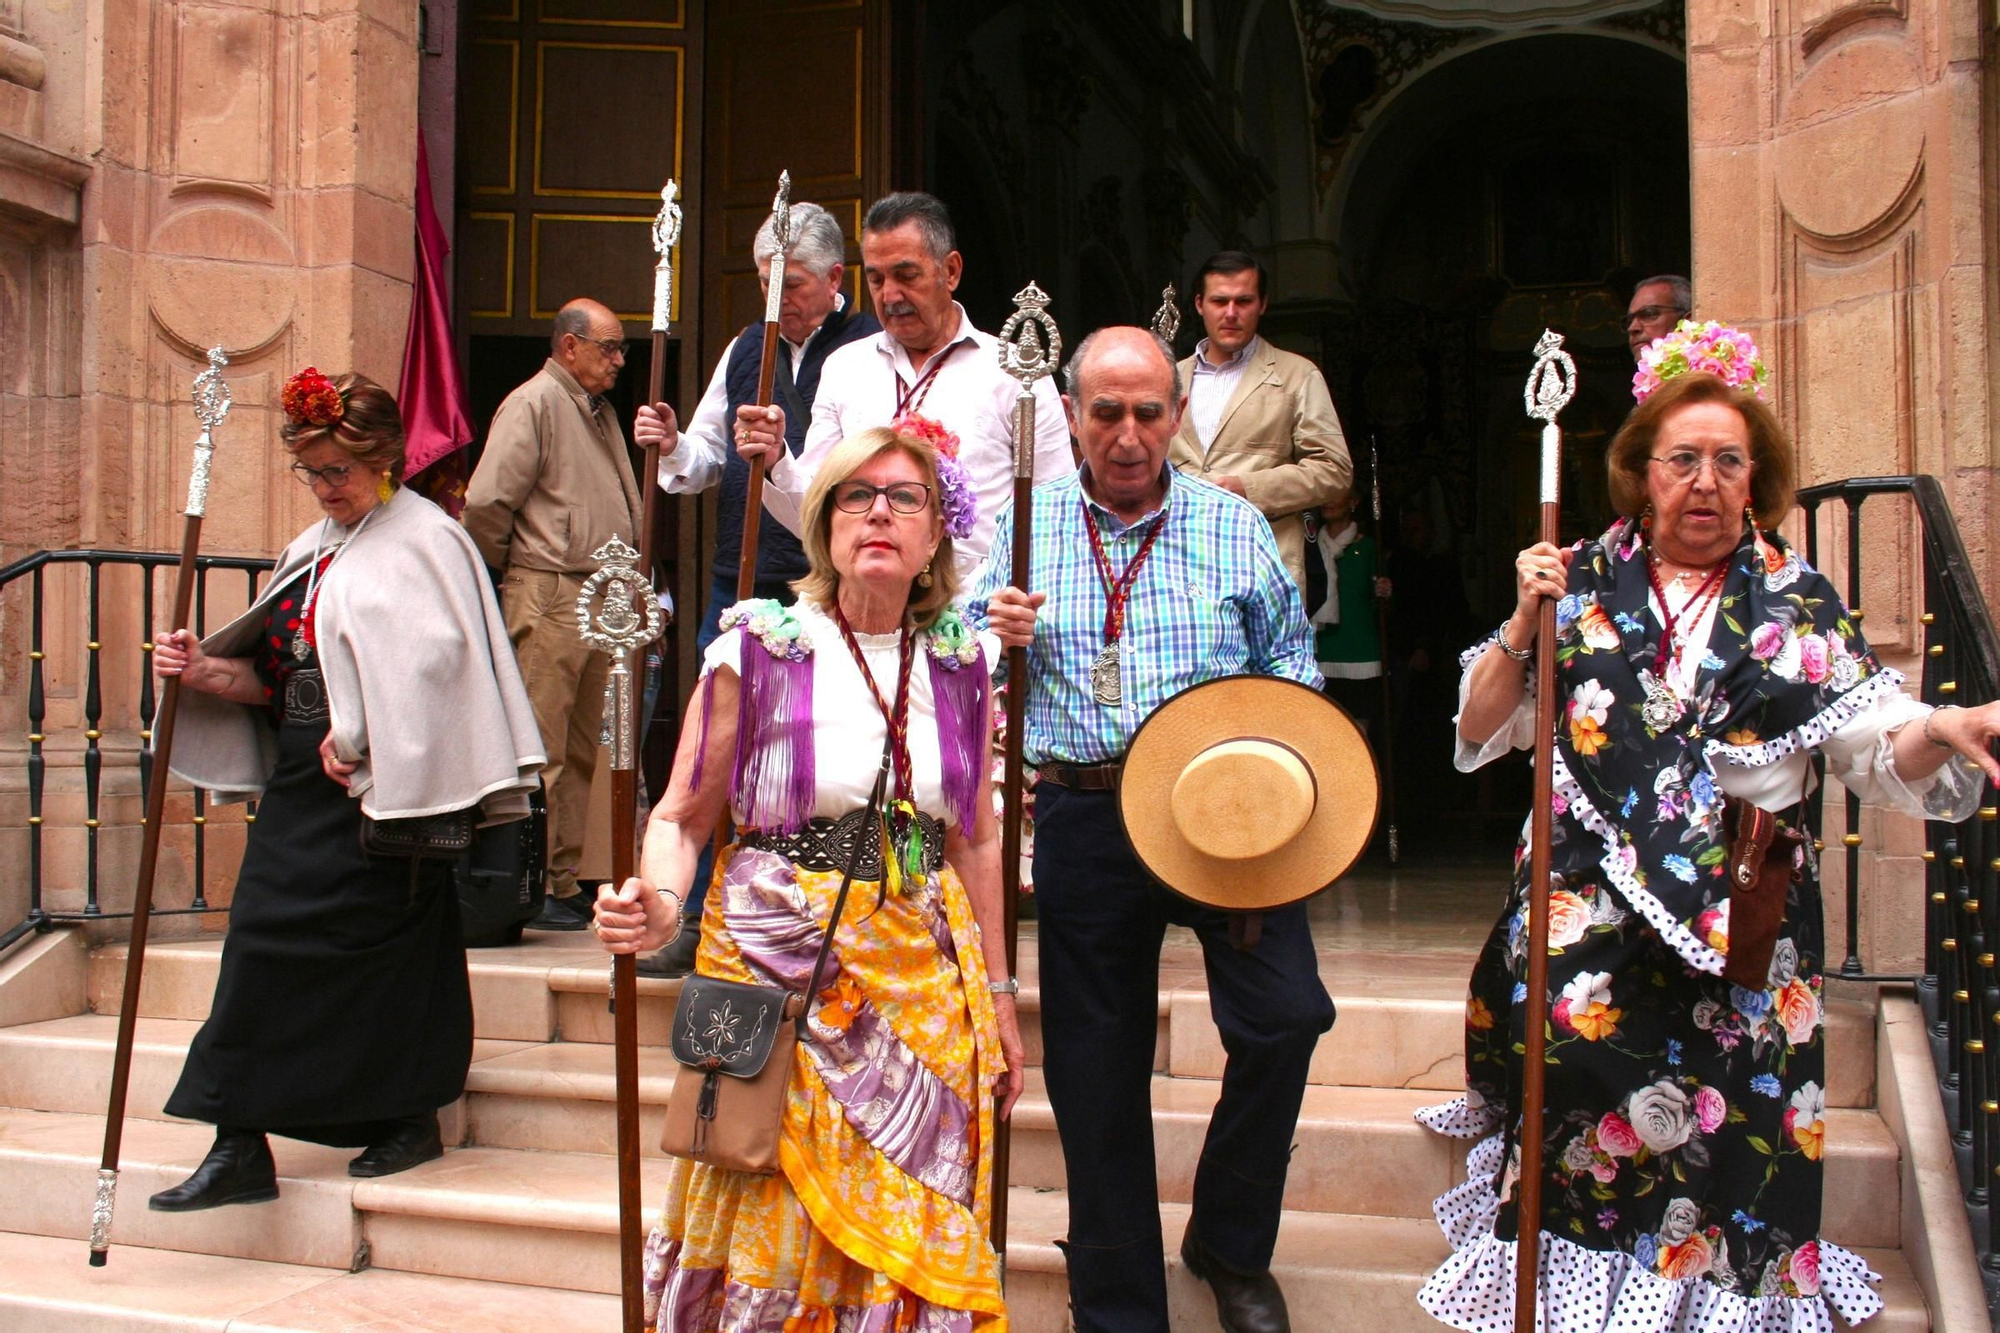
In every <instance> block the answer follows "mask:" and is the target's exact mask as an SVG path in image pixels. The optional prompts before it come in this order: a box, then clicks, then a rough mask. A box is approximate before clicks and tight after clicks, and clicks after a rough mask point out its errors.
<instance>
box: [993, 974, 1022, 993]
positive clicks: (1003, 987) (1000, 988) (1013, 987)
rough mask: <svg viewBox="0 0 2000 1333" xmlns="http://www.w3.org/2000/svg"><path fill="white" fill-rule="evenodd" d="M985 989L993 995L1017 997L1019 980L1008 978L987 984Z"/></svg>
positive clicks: (1019, 989)
mask: <svg viewBox="0 0 2000 1333" xmlns="http://www.w3.org/2000/svg"><path fill="white" fill-rule="evenodd" d="M986 989H988V990H990V991H992V992H993V993H994V994H995V995H1019V994H1020V993H1021V979H1020V978H1019V977H1008V978H1007V979H1006V980H1005V981H994V982H989V983H988V984H987V987H986Z"/></svg>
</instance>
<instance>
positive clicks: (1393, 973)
mask: <svg viewBox="0 0 2000 1333" xmlns="http://www.w3.org/2000/svg"><path fill="white" fill-rule="evenodd" d="M1032 945H1033V941H1032V938H1031V937H1024V939H1023V941H1022V963H1021V975H1022V988H1021V997H1020V1013H1021V1028H1022V1034H1021V1035H1022V1040H1023V1042H1024V1044H1025V1045H1026V1047H1027V1054H1028V1060H1029V1062H1030V1063H1031V1064H1039V1063H1040V1062H1041V1027H1042V1012H1041V992H1040V987H1039V985H1038V984H1037V969H1036V968H1035V965H1034V953H1033V947H1032ZM220 954H221V943H220V941H218V940H197V941H176V942H170V943H164V944H160V945H156V946H153V947H152V948H149V949H148V950H147V954H146V976H145V984H144V986H143V987H142V990H141V998H140V1004H141V1012H142V1013H143V1014H145V1015H146V1016H148V1017H157V1018H175V1019H193V1020H199V1019H201V1018H204V1017H206V1016H207V1013H208V1003H209V998H210V995H211V994H212V992H213V990H214V986H215V969H216V966H217V964H218V960H219V958H220ZM124 958H125V953H124V947H123V946H122V945H111V946H107V947H105V948H102V949H99V950H97V951H96V953H94V954H93V955H92V957H91V965H90V999H91V1005H92V1007H93V1009H94V1010H95V1011H96V1012H98V1013H100V1014H106V1013H109V1014H115V1013H117V1012H118V1007H119V999H120V987H121V985H122V979H123V975H124V971H123V970H124ZM469 958H470V967H471V974H472V987H473V1006H474V1017H475V1023H474V1026H475V1030H476V1031H477V1032H478V1034H479V1035H480V1036H481V1037H484V1038H489V1039H493V1040H518V1041H534V1042H546V1041H551V1040H557V1039H560V1040H562V1041H567V1042H578V1043H599V1044H603V1043H609V1042H610V1040H611V1030H612V1018H611V1014H610V1012H609V1010H608V1007H607V1004H606V969H605V964H604V961H603V959H604V956H603V954H601V953H599V952H597V951H596V949H595V947H594V946H593V945H591V944H590V942H589V941H588V939H587V938H582V939H580V938H578V937H577V936H575V935H560V936H555V935H550V934H547V933H541V932H537V933H534V934H531V935H530V936H529V939H528V942H527V943H524V944H521V945H518V946H516V947H514V948H510V949H478V950H474V951H472V953H471V954H470V955H469ZM1470 967H1471V959H1470V957H1469V956H1467V957H1463V958H1461V957H1458V956H1457V955H1455V954H1445V955H1427V956H1424V957H1423V958H1420V959H1412V958H1411V957H1410V956H1406V955H1397V954H1393V953H1388V952H1376V953H1363V952H1355V951H1346V952H1341V953H1333V952H1323V953H1322V955H1321V959H1320V975H1321V978H1322V979H1323V980H1324V981H1325V983H1326V986H1327V989H1328V990H1329V991H1330V992H1331V993H1332V995H1333V997H1334V1001H1335V1004H1336V1005H1337V1007H1338V1009H1339V1014H1340V1017H1339V1020H1338V1021H1337V1022H1336V1023H1335V1024H1334V1027H1333V1031H1331V1032H1330V1033H1328V1034H1327V1035H1326V1036H1325V1037H1323V1038H1322V1039H1321V1040H1320V1043H1319V1046H1318V1049H1317V1050H1316V1052H1315V1053H1314V1057H1313V1062H1312V1067H1311V1072H1310V1073H1309V1075H1308V1078H1309V1081H1310V1082H1312V1083H1314V1084H1320V1085H1325V1086H1345V1087H1361V1088H1420V1089H1426V1090H1431V1091H1438V1092H1456V1091H1457V1090H1458V1089H1459V1088H1460V1087H1461V1086H1462V1081H1461V1080H1462V1078H1463V1069H1464V1061H1463V1041H1464V1029H1463V1015H1464V999H1465V978H1466V975H1467V973H1468V972H1469V970H1470ZM1828 985H1829V998H1828V1001H1827V1078H1826V1087H1827V1101H1828V1104H1829V1105H1831V1106H1839V1107H1862V1106H1873V1105H1874V1104H1875V1026H1874V1019H1873V1008H1872V1003H1873V997H1872V993H1865V992H1862V991H1860V990H1859V989H1858V988H1854V987H1846V986H1843V985H1841V984H1840V983H1828ZM679 993H680V982H679V981H677V980H675V981H666V980H658V979H653V978H641V979H640V982H639V1006H640V1007H639V1040H640V1042H641V1044H642V1045H649V1046H663V1045H664V1044H665V1043H666V1037H667V1025H668V1022H669V1019H670V1018H671V1016H672V1013H673V1005H674V1000H675V997H676V996H678V995H679ZM1159 1005H1160V1007H1159V1021H1158V1027H1157V1031H1156V1036H1155V1047H1154V1066H1153V1067H1154V1068H1155V1069H1156V1070H1158V1071H1160V1072H1162V1073H1172V1074H1173V1075H1175V1076H1176V1077H1185V1078H1209V1079H1213V1078H1220V1077H1221V1075H1222V1068H1223V1064H1224V1061H1225V1055H1224V1052H1223V1049H1222V1041H1221V1038H1220V1036H1219V1034H1218V1033H1217V1032H1216V1029H1215V1024H1214V1022H1213V1021H1212V1020H1211V1019H1210V1017H1209V1009H1208V992H1207V986H1206V982H1205V980H1204V976H1203V972H1202V969H1201V963H1200V957H1199V954H1198V953H1194V954H1189V952H1188V948H1187V946H1185V945H1183V944H1175V943H1172V942H1170V945H1169V948H1168V949H1167V951H1166V953H1165V954H1164V955H1163V958H1162V962H1161V971H1160V1000H1159ZM0 1032H4V1029H0Z"/></svg>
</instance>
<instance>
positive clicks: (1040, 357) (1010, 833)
mask: <svg viewBox="0 0 2000 1333" xmlns="http://www.w3.org/2000/svg"><path fill="white" fill-rule="evenodd" d="M1169 290H1171V289H1169ZM1048 304H1049V298H1048V294H1047V293H1045V292H1044V291H1042V289H1041V288H1040V287H1038V286H1036V285H1035V284H1034V283H1032V282H1030V283H1029V284H1028V285H1027V286H1026V287H1023V288H1022V289H1021V290H1020V291H1019V292H1017V293H1016V294H1015V296H1014V313H1013V314H1011V315H1009V316H1008V317H1007V322H1006V323H1005V324H1003V325H1001V327H1000V367H1001V369H1003V370H1005V371H1006V372H1007V373H1008V374H1009V375H1012V376H1013V377H1014V378H1015V379H1017V380H1019V381H1020V382H1021V389H1020V392H1019V393H1018V394H1016V395H1015V397H1014V551H1013V559H1014V569H1013V574H1012V576H1011V578H1010V580H1009V581H1010V582H1011V583H1012V584H1013V586H1014V587H1016V588H1019V589H1020V590H1021V591H1022V592H1026V591H1028V583H1029V579H1030V577H1031V571H1030V567H1029V566H1030V561H1029V556H1030V555H1031V554H1032V549H1031V547H1032V542H1033V539H1034V530H1035V521H1034V520H1035V511H1034V489H1035V381H1036V380H1038V379H1041V378H1043V377H1044V376H1046V375H1051V374H1054V373H1055V368H1056V365H1057V363H1059V362H1060V361H1061V360H1062V333H1061V332H1060V331H1059V330H1058V329H1057V328H1056V322H1055V320H1053V319H1051V318H1049V312H1048ZM1027 716H1028V650H1027V649H1026V648H1009V649H1008V650H1007V748H1006V764H1005V766H1004V768H1003V770H1002V773H1003V777H1002V779H1001V780H1002V782H1004V783H1005V790H1004V792H1003V793H1002V799H1003V802H1004V806H1003V814H1002V818H1001V825H1000V919H1001V923H1002V929H1003V930H1004V931H1005V932H1006V937H1007V975H1009V976H1019V975H1020V972H1019V969H1018V966H1017V961H1018V957H1019V953H1020V935H1021V823H1022V815H1023V813H1024V810H1023V806H1024V800H1023V797H1024V796H1025V793H1024V792H1023V791H1022V790H1021V742H1022V740H1023V739H1024V738H1025V737H1024V733H1025V732H1026V730H1027ZM1012 1131H1013V1125H1012V1124H1011V1123H1010V1122H1009V1121H1006V1120H1000V1119H998V1118H997V1117H996V1118H995V1123H994V1126H993V1251H994V1253H996V1254H998V1255H999V1256H1000V1264H1001V1267H1002V1268H1003V1269H1004V1268H1005V1267H1006V1263H1007V1174H1008V1168H1009V1160H1010V1158H1011V1156H1012V1147H1013V1132H1012Z"/></svg>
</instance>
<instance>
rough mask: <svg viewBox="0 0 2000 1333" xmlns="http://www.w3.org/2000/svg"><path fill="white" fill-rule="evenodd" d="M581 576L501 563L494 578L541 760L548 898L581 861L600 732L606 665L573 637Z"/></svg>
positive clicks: (571, 880)
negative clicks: (503, 567) (502, 569)
mask: <svg viewBox="0 0 2000 1333" xmlns="http://www.w3.org/2000/svg"><path fill="white" fill-rule="evenodd" d="M584 578H585V576H584V575H582V574H557V573H554V572H552V571H550V570H545V569H520V568H518V567H514V566H509V567H508V569H507V573H506V576H505V577H504V578H502V579H501V581H500V609H501V610H502V611H503V612H504V613H505V614H506V617H507V637H508V638H510V639H512V640H513V642H514V656H515V657H516V658H517V659H518V660H519V661H520V664H521V679H522V681H523V683H525V684H526V685H527V687H528V701H529V703H531V704H533V705H534V709H535V725H536V726H538V727H539V728H541V732H542V746H543V748H544V749H545V750H546V751H547V752H548V756H549V762H548V763H547V764H546V765H545V766H544V767H543V769H542V783H543V785H544V786H545V787H546V788H547V799H548V807H549V815H548V818H549V885H548V887H549V895H550V896H551V897H554V898H567V897H569V896H571V895H572V894H574V893H575V892H576V874H577V865H578V863H579V862H580V861H581V860H582V858H583V840H584V832H585V828H586V821H587V820H588V819H589V816H590V783H591V778H592V776H593V775H594V774H595V773H596V771H597V751H598V748H599V747H598V741H599V739H600V738H601V737H602V735H603V729H604V680H605V676H606V673H607V672H608V671H609V670H610V662H609V660H608V659H607V658H606V657H605V656H604V654H602V653H599V652H595V651H593V650H592V649H590V648H589V647H588V646H586V645H585V644H584V642H583V640H582V639H581V638H579V637H578V636H577V632H576V595H577V593H578V592H580V591H582V589H583V581H584Z"/></svg>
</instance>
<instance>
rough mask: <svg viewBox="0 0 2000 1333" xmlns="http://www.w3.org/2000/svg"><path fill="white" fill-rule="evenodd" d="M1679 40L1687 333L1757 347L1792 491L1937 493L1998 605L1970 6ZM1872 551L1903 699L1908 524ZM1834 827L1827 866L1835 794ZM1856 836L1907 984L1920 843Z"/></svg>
mask: <svg viewBox="0 0 2000 1333" xmlns="http://www.w3.org/2000/svg"><path fill="white" fill-rule="evenodd" d="M1687 23H1688V87H1689V99H1688V121H1689V139H1690V146H1691V154H1692V175H1693V179H1692V186H1693V193H1692V198H1693V212H1694V217H1693V239H1694V275H1693V276H1694V281H1695V304H1696V307H1697V310H1698V313H1700V314H1701V315H1702V316H1704V317H1710V318H1719V319H1725V320H1733V321H1739V322H1742V323H1744V324H1746V325H1748V326H1749V327H1750V328H1752V329H1753V330H1754V331H1755V333H1756V336H1757V338H1758V341H1759V343H1760V344H1761V345H1762V346H1763V347H1764V348H1765V349H1766V351H1767V354H1768V355H1769V356H1770V357H1771V358H1772V360H1773V362H1774V370H1775V376H1774V381H1773V382H1774V387H1775V395H1776V405H1777V408H1778V411H1779V413H1780V415H1781V417H1782V418H1783V420H1784V423H1785V426H1786V429H1787V430H1788V431H1789V432H1790V434H1791V437H1792V441H1793V445H1794V447H1795V449H1796V451H1797V457H1798V465H1799V474H1800V482H1801V484H1812V483H1814V482H1820V481H1830V480H1836V479H1840V478H1844V477H1853V476H1876V475H1883V474H1895V473H1909V472H1928V473H1932V474H1934V475H1936V476H1938V477H1940V478H1942V479H1944V481H1945V482H1946V485H1947V488H1948V490H1949V491H1950V493H1951V496H1952V500H1953V506H1954V509H1955V512H1956V515H1957V519H1958V523H1959V526H1960V528H1961V530H1962V531H1963V533H1964V535H1965V539H1966V543H1967V545H1968V547H1969V548H1970V549H1971V552H1972V554H1973V559H1974V563H1975V565H1976V567H1977V568H1978V570H1979V574H1980V579H1981V582H1982V583H1983V585H1984V587H1985V589H1986V592H1987V595H1988V598H1989V604H1990V598H1991V595H1992V593H1993V591H1994V590H1995V589H1996V587H2000V583H1996V576H2000V560H1997V559H1996V555H1997V554H2000V553H1996V551H1995V548H1994V542H1993V538H1994V531H1995V511H1994V487H1993V469H1994V463H1995V459H1994V455H1993V439H1992V427H1991V424H1990V417H1991V402H1992V398H1991V395H1992V387H1991V371H1992V363H1991V349H1992V346H1993V330H1994V311H1993V306H1992V301H1993V298H1992V295H1991V290H1990V289H1991V283H1992V278H1993V254H1992V246H1993V237H1992V233H1993V231H1994V227H1995V223H1996V219H1995V218H1994V217H1993V216H1992V215H1991V210H1992V209H1993V207H1994V204H1993V202H1992V201H1993V193H1992V185H1993V182H1992V179H1991V176H1990V173H1989V168H1988V165H1987V152H1988V149H1989V145H1988V143H1987V137H1988V135H1989V134H1990V133H1991V124H1992V107H1991V105H1990V103H1989V97H1988V93H1987V91H1986V90H1987V85H1988V76H1987V72H1986V69H1985V62H1984V51H1983V49H1982V48H1983V43H1984V33H1983V28H1982V18H1981V13H1980V5H1979V3H1978V0H1915V3H1911V2H1910V0H1891V3H1886V4H1885V3H1880V2H1879V0H1776V3H1773V4H1769V5H1759V4H1751V3H1748V0H1689V4H1688V9H1687ZM1832 508H1833V509H1838V508H1840V507H1839V506H1834V507H1832ZM1843 523H1844V514H1841V513H1835V512H1831V511H1830V510H1829V511H1825V512H1823V514H1822V519H1821V525H1820V534H1821V547H1820V557H1821V564H1822V565H1823V566H1825V567H1826V568H1827V570H1828V572H1829V573H1830V574H1831V575H1832V576H1833V577H1834V580H1835V583H1836V586H1839V587H1842V588H1845V586H1846V573H1845V570H1844V567H1843V561H1842V559H1840V558H1839V557H1840V554H1841V553H1842V552H1844V550H1845V546H1846V533H1845V529H1844V526H1843ZM1863 531H1864V533H1866V534H1867V536H1868V541H1867V543H1866V546H1865V549H1864V551H1863V558H1862V565H1863V570H1864V573H1865V580H1864V583H1863V586H1862V597H1861V602H1862V603H1863V610H1865V611H1866V613H1867V616H1866V621H1865V625H1864V629H1865V630H1866V632H1867V633H1868V635H1869V638H1870V639H1871V641H1872V642H1873V643H1874V644H1875V645H1876V647H1877V648H1878V649H1879V650H1880V651H1881V652H1882V653H1883V655H1884V657H1885V658H1888V659H1890V660H1891V661H1892V662H1894V663H1895V664H1897V665H1900V666H1902V667H1904V668H1905V669H1906V670H1908V671H1910V672H1911V674H1912V677H1913V680H1914V679H1915V673H1916V671H1917V670H1918V669H1919V666H1920V664H1919V663H1918V662H1917V661H1916V660H1915V658H1914V654H1915V650H1916V647H1917V644H1918V630H1919V627H1918V625H1917V624H1916V614H1917V610H1918V605H1919V602H1920V600H1921V597H1922V584H1921V581H1920V569H1921V566H1920V564H1919V557H1918V551H1917V544H1916V536H1917V528H1916V519H1915V516H1914V514H1913V513H1912V512H1911V511H1910V509H1909V507H1908V506H1907V505H1905V504H1903V503H1901V502H1899V501H1895V500H1871V501H1869V502H1868V506H1867V518H1866V520H1865V522H1864V523H1863ZM1827 805H1828V812H1829V816H1830V818H1829V830H1828V842H1829V844H1830V846H1831V848H1832V850H1833V851H1836V852H1837V851H1838V850H1839V843H1838V840H1837V835H1838V834H1840V833H1841V832H1844V830H1842V829H1841V828H1840V827H1839V823H1840V820H1839V814H1840V811H1839V798H1838V792H1837V789H1836V791H1835V792H1834V793H1832V794H1830V795H1829V798H1828V802H1827ZM1896 825H1903V827H1895V826H1896ZM1859 832H1860V833H1861V834H1862V836H1863V838H1864V842H1863V848H1864V857H1863V866H1862V870H1861V876H1860V878H1861V881H1862V884H1861V887H1862V893H1863V906H1864V911H1863V949H1862V957H1863V960H1864V962H1865V963H1866V964H1867V965H1868V966H1869V968H1870V969H1871V970H1877V971H1881V970H1890V971H1894V970H1899V969H1902V970H1907V969H1909V968H1911V967H1913V966H1915V965H1916V964H1917V962H1918V961H1919V960H1920V958H1921V952H1922V913H1921V912H1920V911H1919V910H1918V908H1919V904H1920V902H1921V897H1920V894H1921V890H1922V881H1921V874H1920V871H1921V865H1920V863H1919V861H1918V860H1917V858H1916V851H1917V850H1918V848H1919V847H1920V846H1921V842H1920V835H1919V831H1918V830H1917V828H1916V826H1915V824H1914V821H1904V820H1899V819H1897V818H1896V817H1893V816H1891V817H1884V818H1877V817H1876V816H1875V814H1874V813H1872V812H1871V814H1870V815H1869V816H1868V817H1867V818H1865V819H1864V820H1863V821H1862V825H1861V828H1860V830H1859ZM1840 860H1841V858H1840V857H1838V856H1836V855H1832V854H1829V856H1828V865H1829V868H1830V870H1831V873H1830V874H1829V876H1828V882H1827V917H1828V926H1829V933H1830V935H1831V936H1832V937H1833V938H1832V939H1830V940H1829V951H1830V952H1832V951H1834V950H1835V949H1836V948H1837V947H1838V940H1839V930H1838V923H1839V921H1840V915H1841V913H1842V911H1843V910H1844V901H1843V895H1844V893H1845V891H1846V886H1845V884H1844V883H1843V881H1844V878H1845V876H1844V875H1843V874H1842V873H1840V871H1839V869H1838V866H1839V862H1840ZM1834 961H1835V962H1836V963H1837V961H1838V959H1837V958H1836V959H1835V960H1834Z"/></svg>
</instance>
